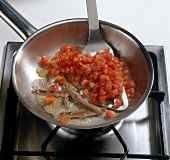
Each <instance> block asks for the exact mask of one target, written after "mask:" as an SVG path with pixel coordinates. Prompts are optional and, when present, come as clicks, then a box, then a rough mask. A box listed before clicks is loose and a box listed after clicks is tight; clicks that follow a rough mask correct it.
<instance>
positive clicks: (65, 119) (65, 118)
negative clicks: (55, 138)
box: [59, 116, 68, 124]
mask: <svg viewBox="0 0 170 160" xmlns="http://www.w3.org/2000/svg"><path fill="white" fill-rule="evenodd" d="M59 122H60V123H61V124H67V123H68V117H67V116H62V117H61V118H60V120H59Z"/></svg>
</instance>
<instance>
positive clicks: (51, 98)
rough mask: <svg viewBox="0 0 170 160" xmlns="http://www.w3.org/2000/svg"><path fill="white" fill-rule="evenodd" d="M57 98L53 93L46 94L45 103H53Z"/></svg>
mask: <svg viewBox="0 0 170 160" xmlns="http://www.w3.org/2000/svg"><path fill="white" fill-rule="evenodd" d="M55 100H56V98H55V97H54V96H52V95H46V96H45V104H46V105H48V104H53V103H54V102H55Z"/></svg>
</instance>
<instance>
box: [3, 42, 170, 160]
mask: <svg viewBox="0 0 170 160" xmlns="http://www.w3.org/2000/svg"><path fill="white" fill-rule="evenodd" d="M21 44H22V43H19V42H9V43H8V44H7V46H6V59H5V62H4V72H3V77H2V85H1V97H0V145H1V151H0V159H2V160H3V159H5V160H6V159H11V160H13V159H14V160H21V159H22V160H23V159H26V160H29V159H34V160H41V159H42V160H43V159H44V158H45V159H48V158H49V156H50V158H51V159H57V160H58V159H60V160H67V159H69V160H70V159H74V160H76V159H81V160H83V159H84V160H85V159H87V157H88V160H106V159H108V158H116V159H120V158H121V157H122V156H123V154H124V152H125V151H124V146H122V144H121V140H120V139H121V138H122V139H123V142H125V145H127V148H128V149H129V153H128V154H127V158H128V159H138V158H139V159H169V155H170V134H169V133H170V105H169V99H168V96H169V95H168V87H167V73H166V67H165V57H164V47H163V46H145V47H146V49H147V50H148V51H149V53H150V56H151V57H152V60H153V63H154V67H155V81H154V85H153V88H152V91H151V93H150V95H149V97H148V98H147V99H146V101H145V102H144V103H143V104H142V106H141V107H140V108H139V109H138V110H137V111H136V112H135V113H133V114H132V115H131V116H129V117H128V118H126V119H125V120H123V121H121V122H119V123H118V124H116V125H115V126H113V125H111V126H108V127H107V128H106V129H103V128H102V129H98V130H99V133H100V134H98V135H96V134H95V133H96V130H91V131H90V132H88V131H87V130H79V131H75V130H68V129H67V128H60V127H59V126H57V127H56V126H55V125H53V124H50V123H47V122H45V121H43V120H41V119H39V118H38V117H36V116H35V115H33V114H32V113H30V112H29V111H28V110H27V109H26V108H25V107H24V106H23V105H22V104H21V102H19V101H18V98H17V96H16V94H15V91H14V89H13V86H12V83H11V66H12V57H13V54H14V52H15V51H16V50H17V49H18V48H19V46H20V45H21ZM114 128H116V130H117V131H118V136H117V131H114ZM100 131H101V132H100ZM51 132H52V133H51ZM82 133H83V134H82ZM52 134H53V135H52ZM119 135H120V136H121V137H119ZM50 138H52V140H50ZM44 150H45V151H44ZM46 154H47V156H46ZM48 155H49V156H48Z"/></svg>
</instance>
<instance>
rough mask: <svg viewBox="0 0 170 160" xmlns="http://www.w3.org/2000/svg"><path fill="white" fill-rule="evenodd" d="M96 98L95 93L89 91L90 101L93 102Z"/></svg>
mask: <svg viewBox="0 0 170 160" xmlns="http://www.w3.org/2000/svg"><path fill="white" fill-rule="evenodd" d="M96 100H97V94H95V93H91V96H90V103H92V104H94V103H95V102H96Z"/></svg>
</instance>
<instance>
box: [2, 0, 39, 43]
mask: <svg viewBox="0 0 170 160" xmlns="http://www.w3.org/2000/svg"><path fill="white" fill-rule="evenodd" d="M0 17H2V18H3V19H4V20H5V21H6V22H7V23H8V24H9V25H10V26H11V27H12V28H13V29H14V30H15V31H16V32H17V33H18V35H19V36H20V37H21V38H22V39H24V40H26V39H27V38H28V37H29V36H30V35H32V34H33V33H34V32H35V31H36V30H37V29H36V28H35V27H34V26H33V25H32V24H31V23H29V22H28V21H27V20H26V19H25V18H24V17H23V16H22V15H21V14H20V13H18V12H17V11H16V10H15V9H14V8H13V7H12V6H11V5H10V4H9V3H8V2H6V1H3V0H0Z"/></svg>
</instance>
